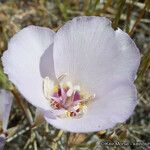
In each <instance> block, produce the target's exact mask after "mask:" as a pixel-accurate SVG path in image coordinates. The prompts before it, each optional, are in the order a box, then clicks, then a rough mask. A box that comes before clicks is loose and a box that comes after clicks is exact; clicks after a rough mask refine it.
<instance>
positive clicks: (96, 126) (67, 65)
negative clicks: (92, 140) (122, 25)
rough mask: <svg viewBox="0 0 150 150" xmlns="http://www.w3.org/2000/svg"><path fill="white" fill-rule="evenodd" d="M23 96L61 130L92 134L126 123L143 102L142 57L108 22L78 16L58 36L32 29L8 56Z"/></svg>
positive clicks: (17, 40) (6, 63) (8, 70)
mask: <svg viewBox="0 0 150 150" xmlns="http://www.w3.org/2000/svg"><path fill="white" fill-rule="evenodd" d="M2 62H3V66H4V71H5V73H6V74H8V77H9V79H10V80H11V81H12V82H13V83H14V84H15V85H16V86H17V88H18V89H19V91H20V92H21V93H22V95H23V96H24V97H25V98H26V99H27V100H28V101H29V102H30V103H31V104H33V105H34V106H36V107H37V108H39V109H41V110H42V111H43V112H44V117H45V119H46V120H47V122H49V123H50V124H51V125H53V126H55V127H56V128H60V129H63V130H67V131H71V132H92V131H99V130H104V129H108V128H111V127H114V126H115V125H116V124H117V123H120V122H124V121H126V120H127V119H128V118H129V116H130V115H131V114H132V113H133V110H134V108H135V106H136V103H137V101H136V100H137V92H136V88H135V86H134V80H135V76H136V73H137V69H138V66H139V63H140V53H139V50H138V48H137V47H136V45H135V43H134V42H133V41H132V39H131V38H130V37H129V36H128V35H127V34H126V33H125V32H123V31H122V30H121V29H119V28H118V29H117V30H114V29H113V28H112V27H111V22H110V20H108V19H107V18H104V17H94V16H93V17H85V16H83V17H76V18H74V19H73V20H71V21H68V22H67V23H66V24H65V25H64V26H63V27H61V28H60V29H59V30H58V32H57V33H54V32H53V31H52V30H50V29H48V28H44V27H38V26H28V27H26V28H24V29H22V30H21V31H20V32H18V33H17V34H16V35H14V37H13V38H11V40H10V42H9V44H8V50H7V51H6V52H5V53H4V55H3V57H2Z"/></svg>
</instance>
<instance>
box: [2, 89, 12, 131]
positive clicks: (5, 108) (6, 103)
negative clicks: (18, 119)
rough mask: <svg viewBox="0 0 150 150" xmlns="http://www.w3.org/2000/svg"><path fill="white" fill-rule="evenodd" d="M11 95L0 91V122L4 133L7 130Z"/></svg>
mask: <svg viewBox="0 0 150 150" xmlns="http://www.w3.org/2000/svg"><path fill="white" fill-rule="evenodd" d="M12 101H13V95H12V94H11V93H10V92H7V91H5V90H0V121H1V122H2V128H3V130H4V131H6V129H7V125H8V120H9V115H10V110H11V105H12Z"/></svg>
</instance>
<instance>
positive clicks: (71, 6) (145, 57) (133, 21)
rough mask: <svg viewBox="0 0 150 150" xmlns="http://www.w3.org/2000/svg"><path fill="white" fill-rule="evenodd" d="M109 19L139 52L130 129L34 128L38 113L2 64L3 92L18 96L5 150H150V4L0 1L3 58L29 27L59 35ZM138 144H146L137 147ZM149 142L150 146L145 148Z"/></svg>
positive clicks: (0, 80)
mask: <svg viewBox="0 0 150 150" xmlns="http://www.w3.org/2000/svg"><path fill="white" fill-rule="evenodd" d="M82 15H96V16H106V17H108V18H110V19H111V20H112V22H113V24H112V26H113V28H114V29H115V28H116V27H120V28H121V29H122V30H124V31H125V32H127V33H128V34H129V35H130V36H131V37H132V38H133V40H134V41H135V43H136V44H137V46H138V47H139V49H140V52H141V56H142V61H141V65H140V69H139V71H138V75H137V79H136V81H135V83H136V86H137V88H138V106H137V107H136V109H135V111H134V114H133V116H132V117H131V118H130V119H129V120H127V123H126V124H118V125H117V126H116V127H115V128H113V129H109V130H106V131H100V132H97V133H90V134H73V133H68V132H63V131H61V130H58V129H55V128H54V127H52V126H51V125H48V124H46V123H45V124H43V125H41V126H39V127H37V128H34V129H31V125H32V124H33V119H34V115H35V108H34V107H33V106H31V105H30V104H29V103H27V102H26V101H24V100H23V97H21V96H20V94H19V92H18V91H16V90H15V88H14V86H13V85H12V83H10V82H9V81H8V79H7V77H6V76H5V74H4V73H3V67H2V64H1V63H0V88H3V89H7V90H9V91H11V92H12V93H13V95H14V97H15V98H14V103H13V108H12V111H11V115H10V121H9V130H10V133H11V134H10V136H9V137H8V139H7V142H6V145H5V149H6V150H20V149H31V150H32V149H33V150H46V149H53V150H55V149H56V150H57V149H58V150H67V149H86V150H88V149H92V150H93V149H98V150H99V149H100V150H101V149H102V150H103V149H104V150H107V149H108V150H109V149H110V150H126V149H127V150H130V149H135V150H148V149H150V69H149V66H150V0H145V1H144V0H139V1H138V0H64V1H63V0H0V56H2V53H3V52H4V51H5V50H6V49H7V42H8V40H9V39H10V37H12V36H13V35H14V34H15V33H16V32H17V31H19V30H20V29H22V28H23V27H25V26H28V25H30V24H33V25H39V26H46V27H49V28H51V29H53V30H55V31H57V30H58V29H59V28H60V27H61V26H62V25H63V24H64V23H65V22H66V21H67V20H70V19H72V18H73V17H75V16H82ZM102 141H110V142H113V141H120V142H125V141H126V142H130V143H133V144H131V145H129V146H119V145H118V146H102V145H101V144H100V143H101V142H102ZM135 142H143V144H142V145H140V144H139V145H135V144H134V143H135ZM144 143H149V144H144Z"/></svg>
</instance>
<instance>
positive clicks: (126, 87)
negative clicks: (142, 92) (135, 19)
mask: <svg viewBox="0 0 150 150" xmlns="http://www.w3.org/2000/svg"><path fill="white" fill-rule="evenodd" d="M112 88H113V90H112V91H109V92H108V93H107V94H106V95H105V96H102V97H101V99H95V102H93V105H90V106H89V107H88V110H87V112H86V113H85V114H84V115H83V117H82V118H79V119H72V118H68V119H50V118H48V117H45V119H46V120H47V121H48V122H49V123H50V124H52V125H53V126H55V127H56V128H59V129H62V130H67V131H71V132H94V131H100V130H105V129H108V128H111V127H114V126H115V125H116V124H117V123H119V122H124V121H125V120H126V119H128V117H129V116H130V115H131V114H132V113H133V110H134V108H135V106H136V98H137V97H136V95H137V94H136V90H135V87H134V86H133V85H131V84H130V83H127V82H123V83H122V82H120V83H118V85H116V86H115V87H114V86H113V87H112Z"/></svg>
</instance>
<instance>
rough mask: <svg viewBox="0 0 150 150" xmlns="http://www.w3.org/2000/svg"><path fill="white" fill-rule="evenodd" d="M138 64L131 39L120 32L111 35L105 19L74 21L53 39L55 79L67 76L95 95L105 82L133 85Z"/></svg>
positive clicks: (137, 54)
mask: <svg viewBox="0 0 150 150" xmlns="http://www.w3.org/2000/svg"><path fill="white" fill-rule="evenodd" d="M139 62H140V54H139V50H138V49H137V47H136V45H135V44H134V42H133V41H132V40H131V38H130V37H129V36H128V35H127V34H126V33H124V32H123V31H121V30H120V29H118V30H116V31H114V30H113V29H112V27H111V22H110V21H109V20H108V19H106V18H104V17H77V18H75V19H73V20H72V21H69V22H68V23H66V24H65V25H64V26H63V27H62V28H61V29H60V30H59V31H58V33H57V34H56V36H55V39H54V66H55V73H56V76H57V77H58V76H60V75H61V74H64V73H66V74H67V75H69V78H71V80H72V81H75V82H77V84H78V83H81V84H84V86H86V87H87V89H91V91H92V92H94V93H95V94H99V93H100V92H101V91H102V90H103V86H105V85H106V83H108V80H109V82H113V81H115V82H116V80H117V81H120V80H122V79H128V80H130V81H132V82H133V80H134V79H135V74H136V72H137V68H138V66H139ZM101 93H102V92H101Z"/></svg>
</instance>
